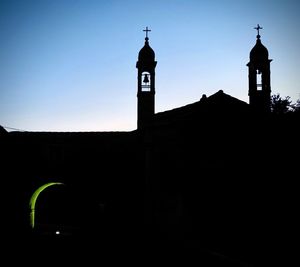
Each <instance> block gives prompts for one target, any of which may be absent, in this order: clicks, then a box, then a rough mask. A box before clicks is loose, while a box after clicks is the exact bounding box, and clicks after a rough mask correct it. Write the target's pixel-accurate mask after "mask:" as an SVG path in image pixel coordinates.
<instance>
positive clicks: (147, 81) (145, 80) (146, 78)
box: [143, 74, 149, 83]
mask: <svg viewBox="0 0 300 267" xmlns="http://www.w3.org/2000/svg"><path fill="white" fill-rule="evenodd" d="M143 83H149V78H148V74H145V77H144V80H143Z"/></svg>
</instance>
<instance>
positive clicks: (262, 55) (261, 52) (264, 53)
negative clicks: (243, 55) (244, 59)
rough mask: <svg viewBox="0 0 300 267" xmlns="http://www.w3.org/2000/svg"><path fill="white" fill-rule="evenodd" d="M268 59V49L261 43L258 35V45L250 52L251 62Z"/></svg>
mask: <svg viewBox="0 0 300 267" xmlns="http://www.w3.org/2000/svg"><path fill="white" fill-rule="evenodd" d="M268 58H269V52H268V49H267V48H266V47H265V46H264V45H263V44H262V43H261V40H260V36H259V35H258V36H257V40H256V44H255V46H254V47H253V48H252V49H251V51H250V60H251V61H252V60H254V61H256V60H267V59H268Z"/></svg>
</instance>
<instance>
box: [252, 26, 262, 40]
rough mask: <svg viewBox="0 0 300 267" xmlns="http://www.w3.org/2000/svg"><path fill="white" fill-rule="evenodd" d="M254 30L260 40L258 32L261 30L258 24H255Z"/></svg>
mask: <svg viewBox="0 0 300 267" xmlns="http://www.w3.org/2000/svg"><path fill="white" fill-rule="evenodd" d="M254 29H255V30H257V38H260V35H259V30H261V29H262V27H260V26H259V24H257V26H256V27H254Z"/></svg>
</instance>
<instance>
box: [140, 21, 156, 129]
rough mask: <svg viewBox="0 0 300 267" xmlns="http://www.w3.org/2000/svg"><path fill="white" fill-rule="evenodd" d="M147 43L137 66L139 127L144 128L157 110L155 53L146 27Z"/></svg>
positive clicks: (141, 51)
mask: <svg viewBox="0 0 300 267" xmlns="http://www.w3.org/2000/svg"><path fill="white" fill-rule="evenodd" d="M143 31H144V32H146V38H145V45H144V47H143V48H142V49H141V50H140V52H139V55H138V61H137V62H136V68H137V69H138V77H137V82H138V85H137V87H138V91H137V98H138V103H137V127H138V129H141V128H143V127H144V126H145V125H146V124H147V123H148V122H149V121H150V120H151V118H152V117H153V115H154V112H155V109H154V108H155V67H156V63H157V62H156V61H155V53H154V51H153V49H152V48H151V47H150V45H149V38H148V32H150V31H151V30H149V29H148V27H146V29H145V30H143Z"/></svg>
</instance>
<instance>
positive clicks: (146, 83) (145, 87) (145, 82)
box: [142, 72, 151, 92]
mask: <svg viewBox="0 0 300 267" xmlns="http://www.w3.org/2000/svg"><path fill="white" fill-rule="evenodd" d="M150 80H151V79H150V73H149V72H143V73H142V91H143V92H150V89H151V86H150V85H151V83H150Z"/></svg>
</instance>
